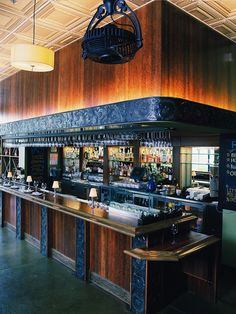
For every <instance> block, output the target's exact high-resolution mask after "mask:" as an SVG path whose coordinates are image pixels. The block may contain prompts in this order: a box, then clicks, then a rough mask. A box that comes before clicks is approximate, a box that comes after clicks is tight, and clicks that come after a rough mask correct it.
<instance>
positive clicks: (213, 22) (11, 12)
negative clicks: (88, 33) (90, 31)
mask: <svg viewBox="0 0 236 314" xmlns="http://www.w3.org/2000/svg"><path fill="white" fill-rule="evenodd" d="M152 1H153V0H127V3H128V5H130V7H131V8H132V9H133V10H136V9H138V8H140V7H141V6H143V5H145V4H147V3H149V2H152ZM154 1H155V0H154ZM156 1H159V0H156ZM168 1H169V2H171V3H173V4H175V5H176V6H178V7H180V8H181V9H183V10H184V11H186V12H188V13H189V14H191V15H192V16H194V17H195V18H198V19H200V20H202V21H203V22H204V23H206V24H208V25H209V26H210V27H212V28H214V29H216V30H217V31H218V32H221V33H222V34H223V35H225V36H227V37H228V38H230V39H232V40H233V41H235V42H236V0H168ZM12 2H14V1H11V0H0V80H4V79H5V78H7V77H9V76H11V75H12V74H14V73H16V72H17V71H18V70H17V69H14V68H13V67H12V66H11V65H10V50H11V45H12V44H16V43H32V14H33V1H32V0H17V1H16V3H15V4H13V3H12ZM101 3H102V0H38V1H37V8H36V44H39V45H41V46H45V47H48V48H52V49H54V50H59V49H61V48H62V47H64V46H66V45H68V44H70V43H72V42H74V41H76V40H77V39H79V38H81V37H82V36H83V35H84V32H85V30H86V28H87V26H88V23H89V22H90V20H91V18H92V16H93V15H94V13H95V11H96V9H97V7H98V5H99V4H101Z"/></svg>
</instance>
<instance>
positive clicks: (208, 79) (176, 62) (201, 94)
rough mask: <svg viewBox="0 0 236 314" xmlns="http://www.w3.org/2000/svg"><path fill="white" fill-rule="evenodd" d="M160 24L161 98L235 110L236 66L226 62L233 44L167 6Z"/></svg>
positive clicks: (163, 7) (169, 5)
mask: <svg viewBox="0 0 236 314" xmlns="http://www.w3.org/2000/svg"><path fill="white" fill-rule="evenodd" d="M162 21H163V23H162V55H161V64H162V71H161V74H162V75H161V95H163V96H164V95H165V96H172V97H180V98H185V99H190V100H194V101H196V102H200V103H205V104H208V105H213V106H216V107H220V108H226V109H231V110H236V98H234V99H233V98H232V97H230V94H231V90H232V86H231V85H230V84H233V81H234V82H235V78H236V77H235V76H234V77H233V76H232V75H231V74H230V72H231V67H235V64H234V65H233V63H232V62H226V61H225V57H226V56H227V54H229V53H234V52H233V46H234V44H232V43H231V42H230V41H229V40H228V39H226V38H224V37H223V36H221V35H219V34H218V33H217V32H215V31H213V30H212V29H211V28H209V27H207V26H206V25H204V24H202V23H199V21H198V20H196V19H194V18H192V17H191V16H190V15H189V14H187V13H184V12H183V11H181V10H179V9H178V8H176V7H175V6H173V5H171V4H169V3H167V2H163V4H162ZM230 80H231V83H230Z"/></svg>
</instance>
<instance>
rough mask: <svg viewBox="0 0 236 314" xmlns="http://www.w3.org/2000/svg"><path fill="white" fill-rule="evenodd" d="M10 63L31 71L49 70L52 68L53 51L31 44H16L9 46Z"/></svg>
mask: <svg viewBox="0 0 236 314" xmlns="http://www.w3.org/2000/svg"><path fill="white" fill-rule="evenodd" d="M11 65H12V66H13V67H15V68H17V69H20V70H25V71H33V72H49V71H52V70H53V68H54V51H53V50H51V49H49V48H45V47H41V46H37V45H31V44H16V45H13V46H12V48H11Z"/></svg>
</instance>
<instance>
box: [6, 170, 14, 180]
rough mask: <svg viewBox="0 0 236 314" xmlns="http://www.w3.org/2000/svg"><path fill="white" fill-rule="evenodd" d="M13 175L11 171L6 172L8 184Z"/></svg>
mask: <svg viewBox="0 0 236 314" xmlns="http://www.w3.org/2000/svg"><path fill="white" fill-rule="evenodd" d="M12 177H13V175H12V172H11V171H8V173H7V178H8V179H9V183H11V179H12Z"/></svg>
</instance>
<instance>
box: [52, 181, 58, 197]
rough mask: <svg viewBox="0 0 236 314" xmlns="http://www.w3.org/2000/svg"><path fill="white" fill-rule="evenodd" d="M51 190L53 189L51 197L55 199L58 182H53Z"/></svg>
mask: <svg viewBox="0 0 236 314" xmlns="http://www.w3.org/2000/svg"><path fill="white" fill-rule="evenodd" d="M52 188H53V189H54V195H53V197H56V193H57V189H59V181H53V184H52Z"/></svg>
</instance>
